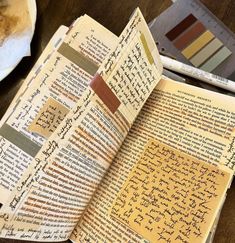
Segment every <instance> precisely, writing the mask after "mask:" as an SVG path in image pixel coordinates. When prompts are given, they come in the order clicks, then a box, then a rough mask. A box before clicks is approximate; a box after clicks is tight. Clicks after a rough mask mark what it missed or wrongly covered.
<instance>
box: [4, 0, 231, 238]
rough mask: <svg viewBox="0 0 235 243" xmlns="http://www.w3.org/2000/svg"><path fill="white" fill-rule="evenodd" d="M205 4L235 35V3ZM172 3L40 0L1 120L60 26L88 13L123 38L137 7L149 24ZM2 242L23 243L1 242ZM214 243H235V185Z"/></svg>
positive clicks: (210, 0) (7, 84) (7, 82)
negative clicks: (25, 53)
mask: <svg viewBox="0 0 235 243" xmlns="http://www.w3.org/2000/svg"><path fill="white" fill-rule="evenodd" d="M202 2H203V3H204V4H205V5H206V6H207V7H208V8H209V9H210V10H211V11H212V12H213V13H214V14H215V15H216V16H217V17H218V18H219V19H221V20H222V21H223V22H224V23H225V24H226V25H227V26H228V27H229V28H230V29H231V30H232V31H233V32H235V15H234V13H235V0H223V1H215V0H202ZM170 4H171V1H170V0H139V1H135V0H117V1H108V0H89V1H88V0H63V1H58V0H38V1H37V7H38V16H37V23H36V29H35V34H34V38H33V41H32V49H31V50H32V55H31V57H26V58H24V59H23V60H22V61H21V62H20V64H19V65H18V66H17V67H16V69H15V70H14V71H13V72H12V73H11V74H10V75H9V76H8V77H7V78H5V79H4V80H3V81H1V82H0V117H2V115H3V114H4V113H5V111H6V109H7V107H8V106H9V104H10V102H11V100H12V99H13V97H14V95H15V94H16V92H17V90H18V89H19V87H20V85H21V84H22V81H23V79H24V78H25V77H26V76H27V73H28V72H29V70H30V69H31V68H32V66H33V64H34V63H35V61H36V60H37V58H38V57H39V56H40V54H41V52H42V51H43V49H44V47H45V46H46V44H47V42H48V41H49V39H50V38H51V36H52V34H53V33H54V32H55V31H56V29H57V28H58V27H59V26H60V25H62V24H64V25H67V26H68V25H70V24H71V23H72V21H73V20H74V19H76V18H77V17H79V16H80V15H83V14H88V15H90V16H91V17H92V18H94V19H96V20H97V21H98V22H100V23H101V24H103V25H104V26H105V27H106V28H108V29H110V30H111V31H113V32H114V33H115V34H117V35H119V34H120V33H121V31H122V29H123V28H124V26H125V25H126V23H127V22H128V19H129V17H130V15H131V13H132V12H133V10H134V9H135V8H136V7H137V6H139V7H140V9H141V11H142V13H143V15H144V16H145V18H146V21H147V22H149V21H151V20H152V19H153V18H154V17H156V16H157V15H159V14H160V13H161V12H162V11H164V10H165V9H166V8H167V7H168V6H170ZM0 61H4V60H0ZM0 242H20V241H13V240H4V239H0ZM214 242H217V243H223V242H226V243H229V242H235V183H233V185H232V186H231V189H230V190H229V192H228V196H227V200H226V202H225V205H224V207H223V210H222V214H221V217H220V221H219V225H218V228H217V231H216V235H215V239H214Z"/></svg>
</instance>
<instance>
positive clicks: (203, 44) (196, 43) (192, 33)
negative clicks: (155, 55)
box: [166, 14, 232, 72]
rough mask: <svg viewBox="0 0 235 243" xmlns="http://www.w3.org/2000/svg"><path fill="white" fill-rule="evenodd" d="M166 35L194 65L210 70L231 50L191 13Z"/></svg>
mask: <svg viewBox="0 0 235 243" xmlns="http://www.w3.org/2000/svg"><path fill="white" fill-rule="evenodd" d="M166 37H167V38H168V39H169V40H170V41H171V42H172V43H173V44H174V46H175V47H176V48H177V49H178V50H180V51H181V53H182V55H184V57H185V58H187V59H188V60H189V61H190V62H191V63H192V64H193V65H194V66H195V67H199V68H201V69H203V70H205V71H208V72H211V71H213V70H214V69H215V68H216V67H217V66H219V65H220V64H221V63H222V62H223V61H224V60H225V59H226V58H228V57H229V56H230V55H231V54H232V52H231V51H230V50H229V49H228V48H227V47H225V46H224V45H223V43H222V42H221V41H220V40H219V39H218V38H216V37H215V36H214V34H213V33H212V32H211V31H210V30H208V29H206V27H205V26H204V25H203V24H202V23H201V22H200V21H199V20H198V19H197V18H196V17H195V16H193V15H192V14H189V15H188V16H187V17H186V18H184V19H183V20H182V21H181V22H180V23H178V24H177V25H176V26H175V27H174V28H173V29H171V30H170V31H169V32H168V33H166Z"/></svg>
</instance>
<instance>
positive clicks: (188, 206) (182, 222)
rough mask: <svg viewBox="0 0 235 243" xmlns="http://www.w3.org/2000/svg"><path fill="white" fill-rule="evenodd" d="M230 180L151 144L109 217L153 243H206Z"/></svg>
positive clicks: (226, 174)
mask: <svg viewBox="0 0 235 243" xmlns="http://www.w3.org/2000/svg"><path fill="white" fill-rule="evenodd" d="M231 177H232V173H231V171H230V170H222V169H220V168H219V167H218V166H214V165H211V164H207V163H205V162H202V161H199V160H197V159H194V158H193V157H190V156H189V155H186V154H184V153H180V151H178V150H175V149H173V148H171V147H169V146H167V145H164V144H161V143H159V142H158V141H156V140H154V139H152V140H150V141H149V142H148V143H147V145H146V146H145V150H144V152H143V154H142V155H141V158H140V160H139V161H138V163H137V164H136V166H135V167H134V168H133V170H132V172H131V173H130V175H129V177H128V179H127V181H126V182H125V184H124V185H123V188H122V190H121V192H120V194H119V195H118V197H117V198H116V201H115V202H114V204H113V206H112V209H111V216H113V217H114V218H116V219H117V220H119V221H121V222H122V223H124V224H126V225H127V226H129V227H130V228H131V229H132V230H134V231H135V232H137V233H138V234H140V235H141V236H143V237H144V238H145V239H147V240H149V241H151V242H194V243H197V242H205V240H206V238H207V236H208V234H209V231H210V229H211V227H212V225H213V222H214V220H215V217H216V213H217V210H218V209H219V206H220V204H221V203H222V200H223V198H224V195H225V193H226V190H227V187H228V185H229V184H230V181H231Z"/></svg>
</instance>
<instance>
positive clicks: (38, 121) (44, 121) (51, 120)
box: [28, 98, 69, 138]
mask: <svg viewBox="0 0 235 243" xmlns="http://www.w3.org/2000/svg"><path fill="white" fill-rule="evenodd" d="M68 112H69V109H68V108H66V107H65V106H64V105H62V104H61V103H59V102H58V101H56V100H54V99H52V98H49V99H48V100H47V102H46V103H45V104H44V106H43V107H42V108H41V110H40V111H39V113H38V114H37V116H36V117H35V119H34V120H33V122H32V123H31V124H30V125H29V127H28V130H29V131H30V132H34V133H37V134H39V135H41V136H43V137H46V138H48V137H49V136H50V135H51V134H52V133H53V132H54V131H55V129H56V128H57V127H58V125H59V124H60V123H61V122H62V121H63V120H64V118H65V116H66V115H67V113H68Z"/></svg>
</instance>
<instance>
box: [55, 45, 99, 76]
mask: <svg viewBox="0 0 235 243" xmlns="http://www.w3.org/2000/svg"><path fill="white" fill-rule="evenodd" d="M58 52H59V53H60V54H61V55H63V56H64V57H66V58H67V59H69V60H70V61H71V62H73V63H75V64H76V65H78V66H79V67H80V68H82V69H83V70H85V71H86V72H87V73H89V74H90V75H92V76H94V75H95V73H96V71H97V70H98V66H97V65H96V64H95V63H94V62H93V61H92V60H90V59H88V58H87V57H85V56H84V55H83V54H81V53H79V52H77V51H76V50H75V49H73V48H72V47H71V46H69V45H68V44H66V43H62V44H61V46H60V47H59V49H58Z"/></svg>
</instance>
